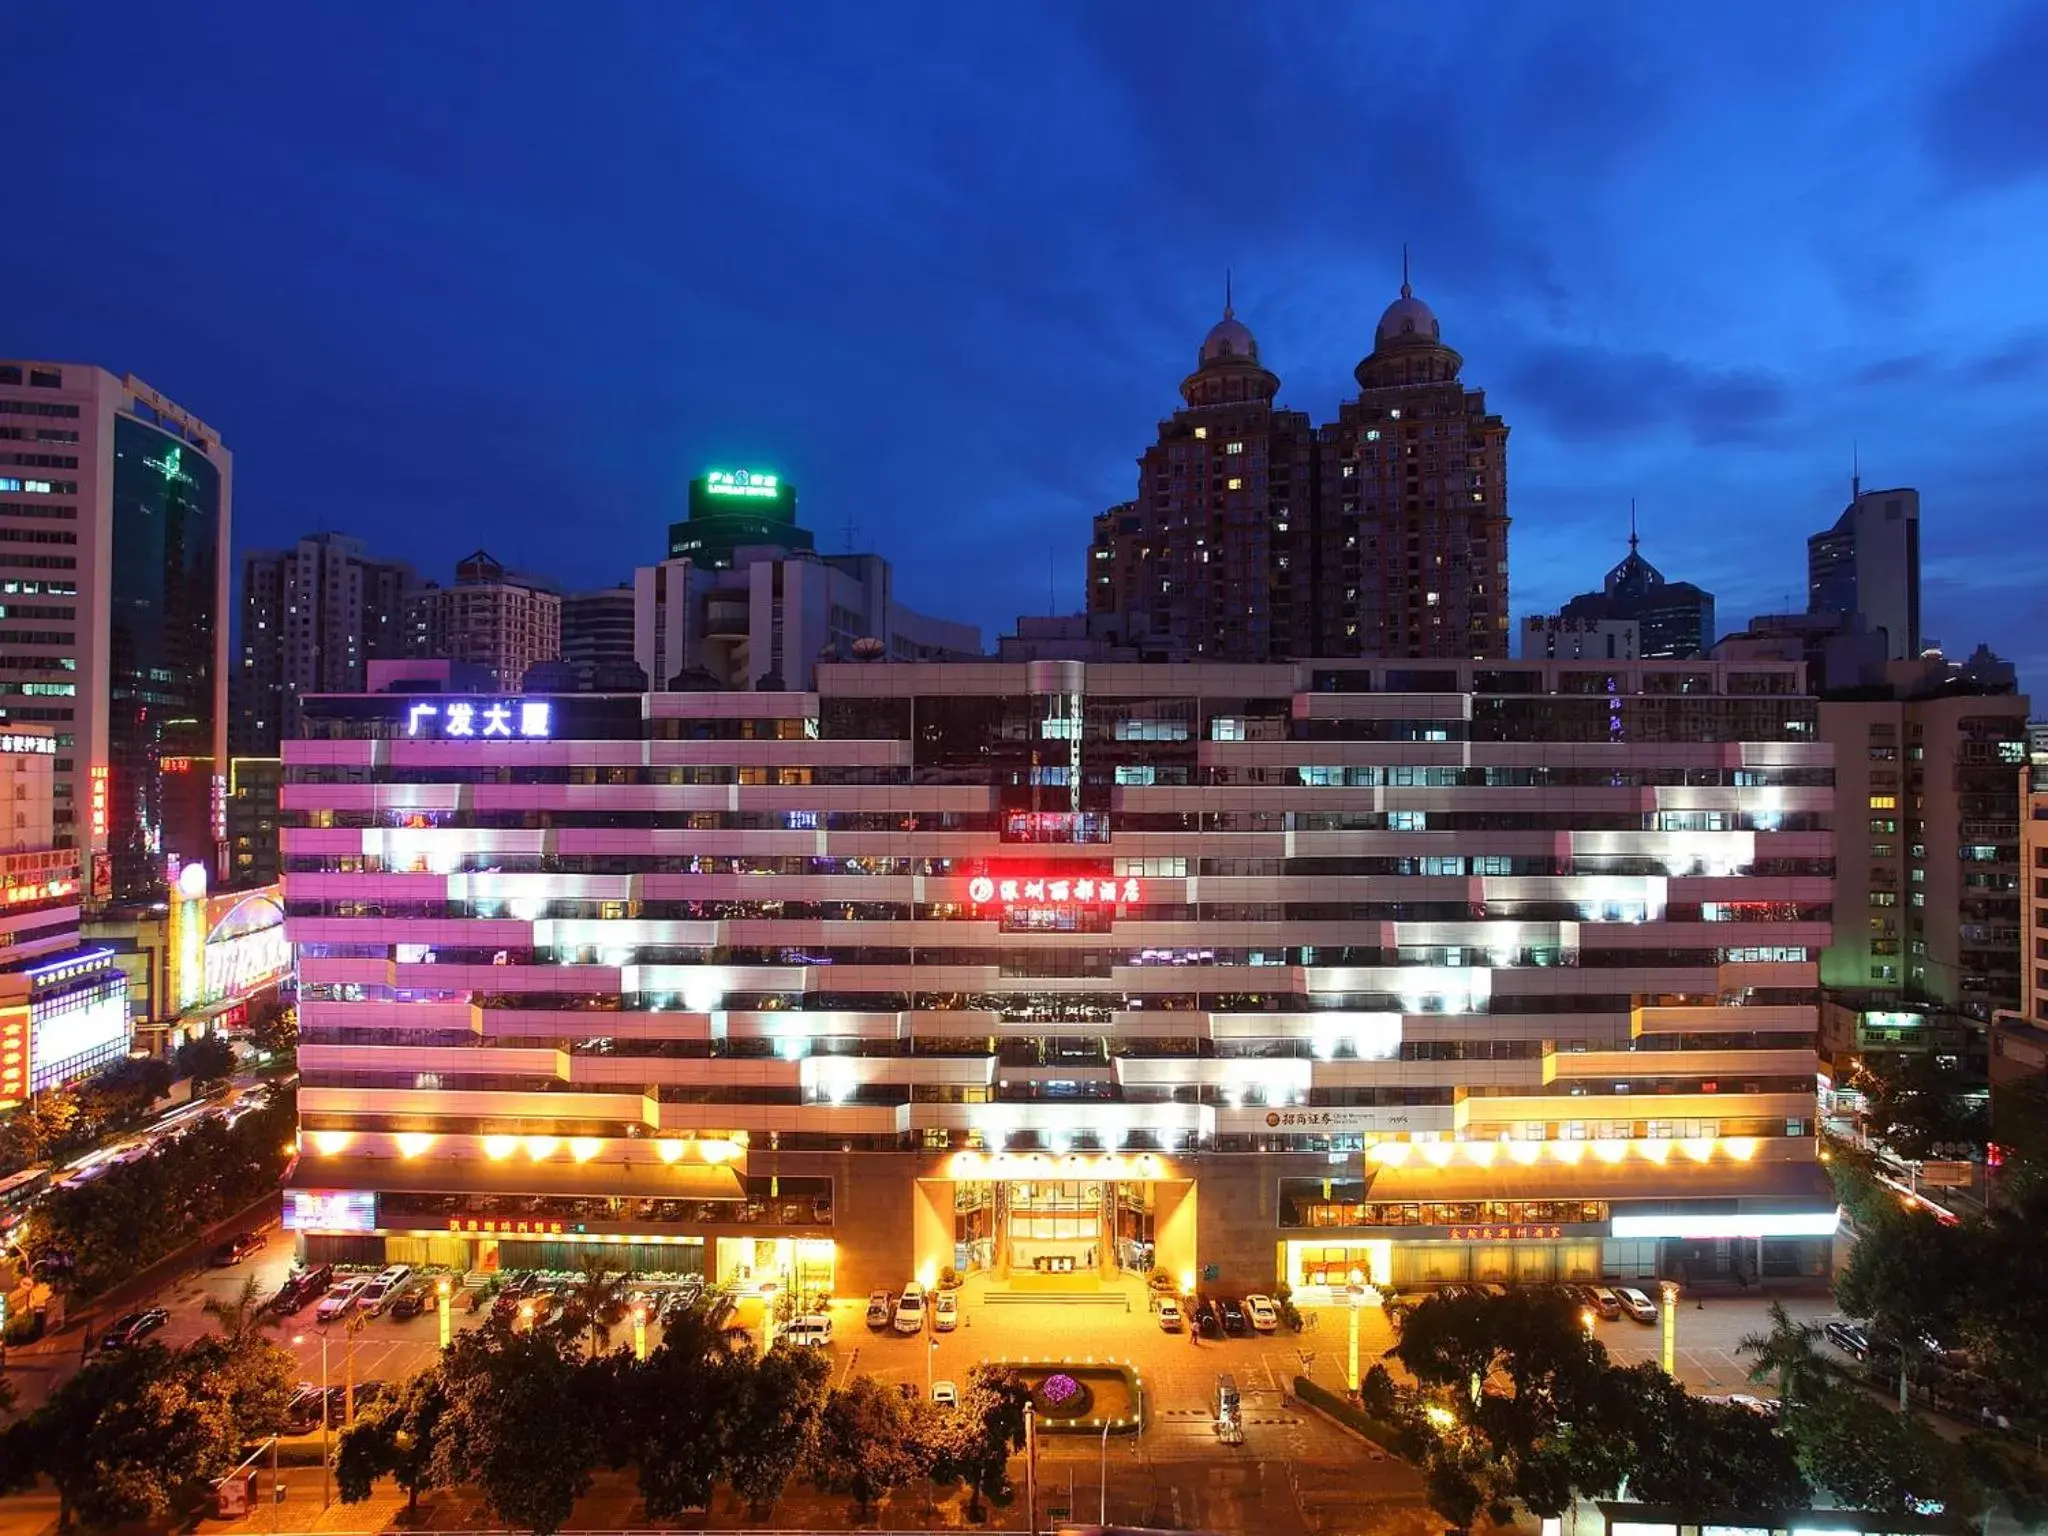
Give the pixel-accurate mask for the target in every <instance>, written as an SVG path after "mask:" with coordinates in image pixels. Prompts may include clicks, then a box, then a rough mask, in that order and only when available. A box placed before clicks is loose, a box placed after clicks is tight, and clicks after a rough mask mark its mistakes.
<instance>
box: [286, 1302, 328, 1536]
mask: <svg viewBox="0 0 2048 1536" xmlns="http://www.w3.org/2000/svg"><path fill="white" fill-rule="evenodd" d="M318 1331H319V1334H320V1508H321V1509H322V1510H323V1511H324V1510H325V1509H326V1508H327V1504H328V1489H327V1476H328V1473H327V1468H328V1462H329V1457H328V1455H327V1330H326V1329H325V1328H322V1329H320V1330H318ZM305 1342H306V1336H305V1335H304V1334H303V1333H295V1334H293V1335H292V1343H293V1344H294V1345H298V1344H303V1343H305Z"/></svg>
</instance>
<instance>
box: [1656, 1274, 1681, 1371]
mask: <svg viewBox="0 0 2048 1536" xmlns="http://www.w3.org/2000/svg"><path fill="white" fill-rule="evenodd" d="M1660 1289H1661V1290H1662V1291H1663V1293H1664V1374H1665V1375H1666V1376H1669V1377H1671V1378H1672V1379H1673V1380H1676V1379H1677V1376H1678V1282H1677V1281H1676V1280H1666V1281H1664V1282H1663V1284H1662V1286H1661V1287H1660Z"/></svg>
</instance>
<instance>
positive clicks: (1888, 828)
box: [1870, 816, 1899, 834]
mask: <svg viewBox="0 0 2048 1536" xmlns="http://www.w3.org/2000/svg"><path fill="white" fill-rule="evenodd" d="M1870 830H1871V831H1873V832H1889V833H1893V834H1896V833H1897V832H1898V830H1899V824H1898V822H1897V821H1896V820H1895V819H1893V818H1892V817H1889V816H1873V817H1871V818H1870Z"/></svg>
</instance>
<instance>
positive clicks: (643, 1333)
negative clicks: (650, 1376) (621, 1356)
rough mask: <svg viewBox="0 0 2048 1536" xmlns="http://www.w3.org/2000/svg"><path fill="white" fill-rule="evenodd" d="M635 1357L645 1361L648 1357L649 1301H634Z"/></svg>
mask: <svg viewBox="0 0 2048 1536" xmlns="http://www.w3.org/2000/svg"><path fill="white" fill-rule="evenodd" d="M633 1358H634V1359H635V1360H641V1361H644V1360H645V1359H646V1358H647V1303H646V1302H644V1301H636V1302H634V1303H633Z"/></svg>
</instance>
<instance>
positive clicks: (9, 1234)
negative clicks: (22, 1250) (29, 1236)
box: [0, 1168, 50, 1245]
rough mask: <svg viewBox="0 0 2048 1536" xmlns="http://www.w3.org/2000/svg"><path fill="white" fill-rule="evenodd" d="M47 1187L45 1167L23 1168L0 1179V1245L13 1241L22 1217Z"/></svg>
mask: <svg viewBox="0 0 2048 1536" xmlns="http://www.w3.org/2000/svg"><path fill="white" fill-rule="evenodd" d="M49 1187H50V1170H49V1169H47V1168H24V1169H22V1171H21V1172H19V1173H10V1174H9V1175H8V1176H7V1177H6V1178H4V1179H0V1245H9V1244H12V1243H13V1241H14V1235H15V1233H16V1231H17V1230H18V1229H19V1228H20V1226H21V1223H22V1218H23V1217H25V1216H27V1215H28V1213H29V1210H30V1209H31V1208H32V1207H33V1206H34V1205H35V1203H36V1201H37V1200H38V1199H39V1198H41V1196H42V1193H43V1191H44V1190H46V1189H48V1188H49Z"/></svg>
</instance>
